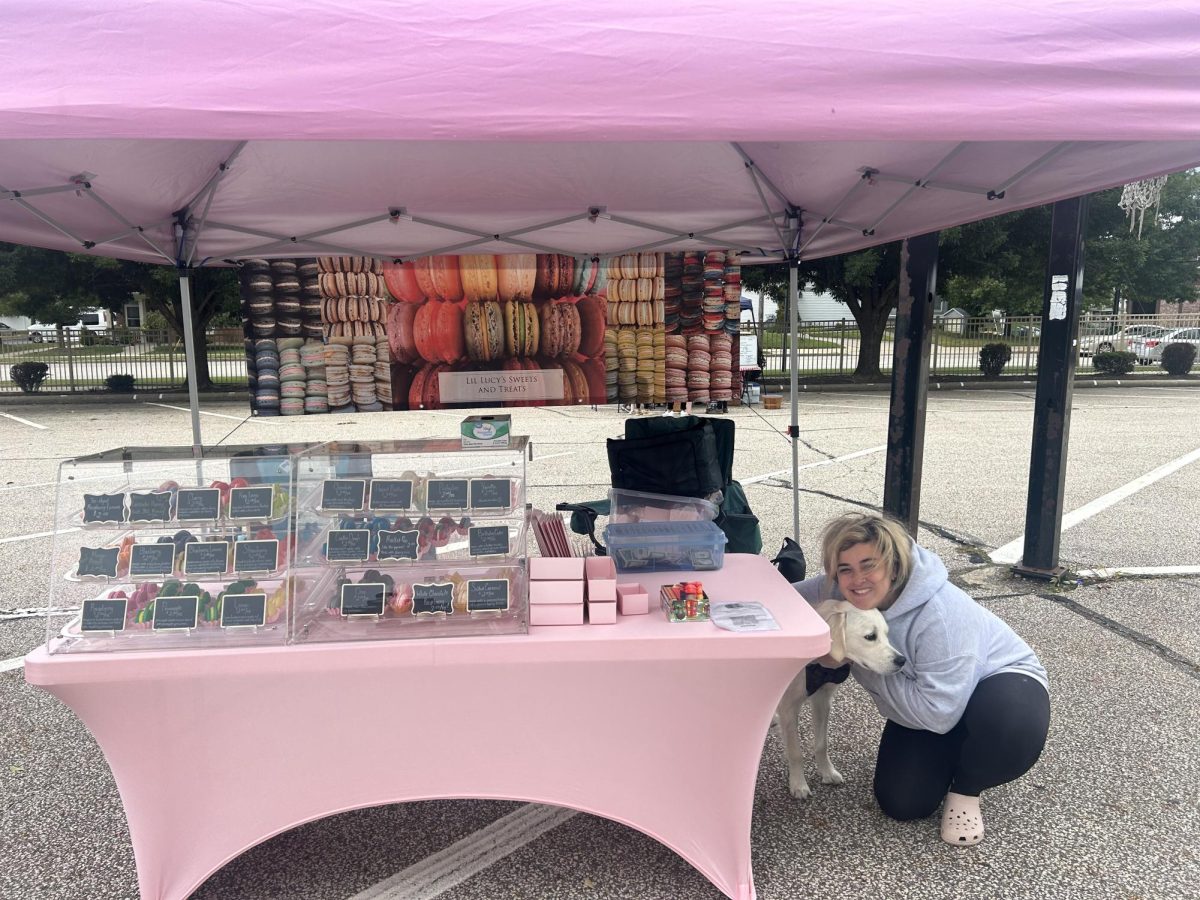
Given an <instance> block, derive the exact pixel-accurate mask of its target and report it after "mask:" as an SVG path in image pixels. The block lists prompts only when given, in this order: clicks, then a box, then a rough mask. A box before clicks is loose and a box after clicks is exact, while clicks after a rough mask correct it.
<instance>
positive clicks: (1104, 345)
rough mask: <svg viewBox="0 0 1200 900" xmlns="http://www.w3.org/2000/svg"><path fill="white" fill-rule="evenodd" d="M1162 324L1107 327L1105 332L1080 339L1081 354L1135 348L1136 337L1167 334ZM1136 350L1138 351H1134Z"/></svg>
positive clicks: (1087, 354) (1088, 354)
mask: <svg viewBox="0 0 1200 900" xmlns="http://www.w3.org/2000/svg"><path fill="white" fill-rule="evenodd" d="M1166 331H1167V329H1166V328H1163V327H1162V326H1161V325H1126V326H1125V327H1124V328H1116V329H1111V330H1109V329H1105V333H1104V334H1089V335H1085V336H1083V337H1081V338H1080V339H1079V355H1080V356H1091V355H1092V354H1093V353H1106V352H1108V351H1109V350H1133V347H1132V346H1131V344H1132V343H1133V341H1134V340H1135V339H1140V338H1148V337H1156V336H1158V335H1161V334H1165V333H1166ZM1134 352H1136V351H1134Z"/></svg>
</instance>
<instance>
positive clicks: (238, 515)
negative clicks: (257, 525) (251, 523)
mask: <svg viewBox="0 0 1200 900" xmlns="http://www.w3.org/2000/svg"><path fill="white" fill-rule="evenodd" d="M274 495H275V489H274V488H270V487H238V488H233V489H232V490H230V492H229V518H231V519H254V520H256V521H261V522H265V521H266V520H268V519H270V518H271V500H272V499H273V498H274Z"/></svg>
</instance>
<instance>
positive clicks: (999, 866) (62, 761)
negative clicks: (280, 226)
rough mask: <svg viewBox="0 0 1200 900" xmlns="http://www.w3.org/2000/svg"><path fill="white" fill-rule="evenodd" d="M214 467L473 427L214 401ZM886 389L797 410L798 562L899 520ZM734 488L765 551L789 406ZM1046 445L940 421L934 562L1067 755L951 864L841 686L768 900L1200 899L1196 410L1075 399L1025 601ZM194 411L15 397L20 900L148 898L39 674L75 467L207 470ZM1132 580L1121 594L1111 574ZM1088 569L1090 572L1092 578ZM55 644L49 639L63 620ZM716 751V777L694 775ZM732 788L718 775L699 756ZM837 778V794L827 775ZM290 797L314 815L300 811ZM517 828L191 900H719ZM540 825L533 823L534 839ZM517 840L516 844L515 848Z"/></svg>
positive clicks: (283, 860) (265, 852) (1151, 396)
mask: <svg viewBox="0 0 1200 900" xmlns="http://www.w3.org/2000/svg"><path fill="white" fill-rule="evenodd" d="M203 409H204V413H205V414H204V415H202V417H201V419H202V427H203V434H204V441H205V443H216V442H218V441H223V442H225V443H251V444H255V443H274V442H279V441H282V440H291V441H307V440H322V439H331V438H341V439H347V438H350V439H368V438H378V437H420V436H428V435H450V434H453V433H454V431H455V428H456V424H457V420H458V419H459V418H460V415H459V414H458V413H453V412H445V413H438V412H427V413H404V414H390V413H381V414H374V415H369V416H367V415H364V416H358V417H335V416H329V417H311V418H305V419H292V420H282V419H270V420H261V421H259V420H251V421H244V417H245V412H246V408H245V404H244V403H241V402H236V401H215V402H207V401H206V402H205V404H204V405H203ZM887 409H888V396H887V394H886V393H885V392H828V393H810V394H806V395H804V396H803V397H802V398H801V420H800V424H801V433H802V440H803V446H802V448H801V454H800V463H801V465H802V466H803V468H802V470H801V472H800V479H799V482H798V485H797V487H798V489H799V491H800V504H801V507H800V508H801V534H800V540H801V543H802V545H803V546H804V547H805V549H806V551H807V552H808V553H809V556H810V561H811V560H812V559H814V558H815V557H816V555H817V551H816V540H817V535H818V534H819V532H820V529H821V526H822V525H823V524H824V522H825V521H826V520H827V519H829V518H830V517H831V516H833V515H836V514H838V513H840V512H843V511H845V510H847V509H850V508H861V507H877V506H878V505H879V504H880V503H881V502H882V499H883V471H884V459H885V454H884V445H885V442H886V432H887ZM731 415H732V417H733V418H734V419H735V420H736V422H737V426H738V451H737V456H736V461H735V475H736V476H737V477H738V478H739V479H741V480H742V481H743V482H745V483H747V492H748V496H749V499H750V503H751V505H752V507H753V508H754V510H755V512H756V513H757V514H758V515H759V517H760V518H761V519H762V522H763V533H764V539H765V543H766V547H765V550H766V551H774V550H775V549H776V548H777V547H778V546H779V543H780V541H781V539H782V537H783V535H784V534H785V533H787V532H788V531H790V528H791V516H792V506H791V504H792V495H791V483H790V464H791V451H790V447H789V444H788V442H787V440H786V438H785V437H784V436H783V431H784V429H785V427H786V423H787V411H786V409H785V410H784V411H781V412H764V411H762V410H761V409H757V408H756V409H753V410H748V409H736V410H734V411H733V412H732V413H731ZM623 419H624V416H623V415H622V414H619V413H618V412H617V411H616V410H615V409H612V408H602V409H600V410H598V411H594V410H591V409H585V408H575V409H530V410H517V411H515V414H514V425H515V429H514V430H516V431H518V432H519V433H525V434H529V435H530V436H531V437H532V439H533V441H534V446H535V459H534V462H533V464H532V465H531V467H530V469H529V472H530V482H531V487H530V491H529V493H530V498H529V499H531V500H532V502H533V503H534V505H535V506H538V507H541V508H543V509H550V508H552V507H553V504H554V503H555V502H558V501H561V500H587V499H595V498H597V497H601V496H603V495H604V492H605V490H606V488H607V478H608V470H607V463H606V461H605V460H606V456H605V449H604V439H605V438H607V437H610V436H616V435H618V434H620V433H621V431H622V420H623ZM1032 421H1033V395H1032V388H1030V389H1029V390H1021V389H1005V390H989V391H963V392H953V391H947V392H941V393H936V394H933V395H931V396H930V398H929V413H928V423H927V430H926V439H925V457H924V478H923V488H922V495H921V520H922V522H923V524H924V527H923V528H922V532H921V535H920V539H921V541H922V542H923V543H925V544H926V545H927V546H929V547H930V548H931V549H933V550H935V551H936V552H937V553H938V554H939V555H940V556H941V557H942V559H943V560H944V561H945V562H946V565H947V567H948V568H949V569H950V571H951V573H952V577H953V578H954V579H955V580H956V581H957V582H958V583H959V584H960V585H962V586H963V587H964V588H966V589H967V590H968V591H969V592H970V593H972V594H973V595H974V596H975V597H976V598H977V599H978V601H979V602H980V603H982V604H984V605H986V606H987V607H988V608H990V609H992V610H993V611H994V612H996V613H997V614H998V615H1000V616H1001V617H1003V618H1004V619H1005V620H1006V621H1008V622H1009V623H1010V624H1011V625H1012V626H1013V627H1014V628H1015V629H1016V630H1017V631H1018V632H1019V633H1020V634H1022V635H1023V636H1024V637H1025V638H1026V640H1027V641H1028V642H1029V643H1030V644H1031V645H1032V646H1033V648H1034V649H1035V650H1036V651H1037V652H1038V654H1039V655H1040V656H1041V658H1042V661H1043V662H1044V663H1045V665H1046V668H1047V670H1048V671H1049V674H1050V678H1051V685H1052V702H1053V719H1052V723H1051V733H1050V738H1049V742H1048V745H1047V748H1046V751H1045V753H1044V755H1043V757H1042V759H1041V761H1040V762H1039V763H1038V765H1037V766H1036V767H1035V768H1034V769H1033V771H1032V772H1030V773H1029V775H1028V776H1026V777H1025V778H1023V779H1021V780H1020V781H1018V782H1016V783H1014V784H1012V785H1008V786H1005V787H1003V788H1000V789H997V790H995V791H992V792H989V793H988V794H987V795H985V797H984V803H983V809H984V816H985V820H986V822H987V827H988V836H987V838H986V839H985V840H984V842H983V843H982V844H981V845H979V846H978V847H976V848H972V849H959V848H951V847H948V846H946V845H944V844H942V843H941V842H940V841H939V839H938V836H937V822H936V821H933V820H931V821H926V822H913V823H896V822H892V821H889V820H887V819H885V818H884V817H883V816H882V814H881V813H880V812H879V811H878V809H877V808H876V807H875V805H874V801H873V798H872V797H871V792H870V782H871V772H872V767H873V764H874V751H875V747H876V743H877V741H878V737H879V733H880V730H881V728H882V720H881V719H880V718H879V717H878V715H877V713H876V712H875V711H874V708H873V707H872V706H871V705H870V703H869V701H868V700H867V699H866V697H865V695H864V694H863V693H862V692H861V691H859V690H857V689H855V688H854V687H853V685H852V684H851V685H850V689H848V690H845V691H843V692H841V693H840V694H839V696H838V698H837V701H836V703H835V705H834V711H833V717H832V723H831V736H832V737H831V744H832V755H833V758H834V761H835V762H836V764H837V766H838V768H839V769H840V770H841V772H842V773H843V775H845V776H846V782H847V783H846V784H845V785H843V786H840V787H833V786H823V785H817V786H816V789H815V791H814V797H813V798H812V799H811V800H809V801H806V802H800V801H796V800H794V799H792V797H791V796H790V795H789V793H788V790H787V778H786V771H785V766H784V762H783V758H782V753H781V749H780V744H779V740H778V738H777V736H776V735H775V734H774V733H772V734H768V735H766V736H765V738H764V746H763V756H762V762H761V765H760V770H759V778H758V789H757V793H756V798H755V810H754V830H753V846H754V869H755V880H756V885H757V890H758V896H759V898H761V900H784V898H796V897H805V896H812V897H822V898H829V900H835V898H843V897H846V898H849V897H856V898H875V897H879V898H884V897H887V898H895V897H901V898H914V900H916V898H921V900H925V898H928V900H935V898H951V897H954V898H958V897H962V898H967V897H971V898H974V897H987V898H1014V900H1015V898H1028V900H1045V898H1070V900H1090V898H1096V900H1100V898H1105V900H1107V898H1123V900H1134V898H1141V900H1149V898H1163V900H1167V898H1182V897H1196V896H1200V894H1198V893H1197V887H1196V886H1197V885H1198V884H1200V758H1198V755H1197V739H1196V737H1195V736H1196V734H1197V733H1200V625H1197V624H1196V619H1194V618H1193V616H1195V615H1196V613H1197V611H1198V610H1200V539H1198V538H1197V523H1198V522H1200V459H1198V457H1200V453H1198V452H1197V451H1200V386H1196V387H1192V386H1158V385H1155V386H1147V385H1135V386H1131V387H1122V388H1098V389H1087V390H1083V389H1080V390H1077V391H1076V392H1075V398H1074V406H1073V413H1072V419H1071V441H1070V456H1069V464H1068V469H1067V481H1066V490H1065V509H1066V510H1067V511H1068V512H1069V513H1071V515H1070V517H1069V519H1068V521H1069V522H1070V527H1069V528H1067V529H1066V530H1064V532H1063V536H1062V545H1061V546H1062V553H1061V556H1062V561H1063V563H1064V564H1066V565H1067V566H1069V567H1070V569H1071V570H1072V571H1073V572H1076V573H1084V577H1082V578H1081V579H1080V581H1081V582H1082V583H1076V579H1075V578H1072V579H1070V580H1069V581H1068V583H1066V584H1063V585H1047V584H1045V583H1041V582H1030V581H1025V580H1023V579H1019V578H1016V577H1015V576H1013V575H1011V573H1010V571H1009V567H1008V565H1005V564H998V563H996V562H993V557H1000V558H1003V557H1004V556H1005V553H1004V552H1003V551H1005V548H1006V547H1008V546H1010V545H1011V544H1012V542H1013V541H1014V540H1016V539H1018V538H1020V536H1021V535H1022V533H1023V527H1024V509H1025V492H1026V485H1027V480H1028V474H1029V453H1030V440H1031V429H1032ZM190 442H191V432H190V419H189V416H188V414H187V411H186V409H184V408H183V406H182V405H180V404H178V402H177V401H176V400H172V399H169V398H168V399H164V400H162V401H159V400H157V399H153V398H141V399H140V400H139V401H138V402H136V403H127V404H115V405H99V404H87V405H85V404H78V405H69V404H58V403H52V402H48V403H46V404H44V405H20V406H16V405H8V404H5V403H4V402H3V401H0V510H2V512H0V586H2V587H0V723H2V726H0V752H2V757H3V758H2V764H0V796H2V798H3V805H2V809H0V861H2V863H3V864H2V865H0V897H3V898H5V900H33V898H37V900H73V898H81V900H82V898H87V900H92V898H125V897H136V896H137V881H136V875H135V869H134V860H133V854H132V849H131V846H130V842H129V834H128V830H127V826H126V822H125V818H124V813H123V811H122V808H121V802H120V798H119V796H118V794H117V791H116V787H115V785H114V783H113V781H112V778H111V775H110V773H109V770H108V767H107V765H106V763H105V761H104V758H103V756H102V754H101V753H100V751H99V749H98V747H97V746H96V744H95V742H94V741H93V740H92V738H91V737H90V735H89V734H88V733H87V731H86V730H85V729H84V728H83V726H82V725H81V724H80V723H79V722H78V720H77V719H75V717H74V716H73V714H72V713H71V712H70V711H69V710H68V709H67V708H66V707H65V706H64V705H63V704H61V703H60V702H59V701H57V700H56V699H55V698H53V697H51V696H50V695H48V694H46V693H43V692H41V691H39V690H37V689H34V688H32V687H30V686H28V685H26V683H25V681H24V678H23V674H22V670H21V668H20V662H19V660H20V656H21V655H22V654H24V653H26V652H28V651H29V650H30V649H32V648H34V647H35V646H36V645H38V644H39V643H40V642H42V641H44V639H45V634H46V620H45V617H44V616H41V615H39V614H37V613H28V614H21V613H20V612H19V611H21V610H31V609H36V608H39V607H44V606H45V605H46V596H47V585H48V583H49V582H48V579H49V578H52V577H54V576H55V573H52V572H48V571H47V569H48V567H49V559H50V546H51V538H50V536H49V534H48V533H49V532H51V531H53V530H54V527H55V523H54V522H53V518H52V515H51V510H52V508H53V497H54V483H55V477H56V467H57V464H58V461H59V460H61V459H62V458H64V457H70V456H74V455H78V454H83V453H88V452H93V451H96V450H99V449H105V448H108V447H116V446H122V445H138V446H144V445H147V444H151V443H155V444H168V445H179V444H183V445H186V444H190ZM1130 569H1132V570H1136V571H1138V572H1139V573H1140V574H1138V575H1136V576H1135V575H1129V574H1125V575H1121V574H1117V575H1116V577H1103V576H1105V575H1111V574H1113V573H1112V572H1111V571H1108V572H1106V571H1104V570H1130ZM1096 573H1099V575H1097V574H1096ZM62 621H63V620H62V619H61V618H54V619H51V622H52V624H53V623H55V622H57V623H59V624H61V622H62ZM700 752H702V751H700ZM704 762H705V764H706V765H719V764H720V761H719V760H704ZM812 780H813V781H817V779H812ZM298 789H301V788H299V787H298ZM530 810H531V808H529V807H526V806H524V805H522V804H514V803H498V802H483V801H469V800H461V801H437V802H426V803H417V804H406V805H401V806H388V807H380V808H373V809H364V810H358V811H355V812H350V813H345V814H342V815H339V816H334V817H331V818H328V819H324V820H321V821H319V822H315V823H311V824H309V825H306V826H303V827H301V828H298V829H295V830H293V831H290V832H287V833H285V834H283V835H280V836H278V837H276V838H273V839H271V840H269V841H267V842H265V843H264V844H261V845H259V846H258V847H255V848H253V849H252V850H250V851H248V852H247V853H245V854H243V855H242V856H240V857H238V858H237V859H235V860H233V861H232V862H230V863H229V864H228V865H227V866H225V867H224V868H223V869H222V870H220V871H219V872H217V873H216V874H215V875H213V876H212V878H210V879H209V880H208V882H207V883H206V884H205V885H204V886H203V887H201V888H200V890H199V891H198V892H197V893H196V894H195V895H194V896H196V897H198V898H207V900H217V898H222V900H224V898H239V900H241V898H245V900H266V898H294V900H300V898H313V900H342V898H353V900H375V898H406V900H416V898H423V900H432V898H434V897H439V898H446V900H482V898H497V897H506V898H570V900H574V898H589V900H610V898H638V900H658V898H662V900H679V898H687V900H691V898H696V900H710V898H711V900H716V898H718V897H719V896H720V894H719V893H718V892H717V891H716V889H714V888H713V887H712V886H711V885H709V884H708V882H707V881H706V880H705V879H704V878H703V877H702V876H700V875H699V874H698V873H696V872H695V871H694V870H692V869H691V868H690V867H689V866H688V865H687V864H686V863H685V862H683V860H682V859H680V858H679V857H677V856H675V855H674V854H673V853H672V852H671V851H669V850H667V849H666V848H664V847H662V846H660V845H658V844H657V843H655V842H654V841H653V840H652V839H650V838H648V837H646V836H645V835H643V834H641V833H640V832H637V831H634V830H632V829H630V828H627V827H625V826H623V825H620V824H617V823H613V822H609V821H606V820H602V819H598V818H595V817H592V816H588V815H584V814H572V813H569V812H564V813H554V814H552V815H546V816H544V817H543V818H542V819H540V820H539V822H540V824H536V825H531V826H529V827H523V828H522V829H517V828H516V827H515V825H514V823H517V822H523V821H525V820H526V819H527V818H528V817H529V816H530V815H531V811H530ZM522 817H525V818H524V819H523V818H522ZM517 834H519V839H518V838H516V837H514V835H517Z"/></svg>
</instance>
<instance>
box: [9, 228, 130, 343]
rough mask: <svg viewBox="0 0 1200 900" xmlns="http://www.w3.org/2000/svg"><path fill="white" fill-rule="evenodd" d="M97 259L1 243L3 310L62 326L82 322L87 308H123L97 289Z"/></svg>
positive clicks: (59, 329)
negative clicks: (82, 314) (80, 319)
mask: <svg viewBox="0 0 1200 900" xmlns="http://www.w3.org/2000/svg"><path fill="white" fill-rule="evenodd" d="M93 263H94V258H93V257H89V256H85V255H83V254H79V253H56V252H53V251H50V250H39V249H37V248H35V247H23V246H19V245H15V244H2V243H0V312H3V313H6V314H8V315H13V316H27V317H28V318H30V319H32V320H33V321H35V322H42V323H45V324H47V325H55V326H57V328H58V331H59V338H60V340H61V337H62V334H61V332H62V329H63V328H64V327H66V326H68V325H74V324H75V323H76V322H78V321H79V316H80V314H81V313H82V312H83V311H84V310H85V309H91V308H94V307H105V308H107V309H109V310H115V309H119V308H120V301H117V303H116V305H115V306H114V305H112V304H110V303H108V302H106V301H105V300H104V299H102V297H101V296H100V292H99V291H98V290H97V283H96V282H97V274H98V270H97V268H96V266H95V265H94V264H93Z"/></svg>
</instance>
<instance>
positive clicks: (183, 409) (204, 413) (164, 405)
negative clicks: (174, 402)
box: [146, 400, 276, 425]
mask: <svg viewBox="0 0 1200 900" xmlns="http://www.w3.org/2000/svg"><path fill="white" fill-rule="evenodd" d="M146 405H147V406H158V407H161V408H162V409H175V410H178V411H179V412H185V413H190V412H191V410H190V409H188V408H187V407H186V406H171V405H170V404H168V403H151V402H150V401H149V400H147V401H146ZM200 415H202V416H216V417H217V418H219V419H233V421H235V422H245V421H246V420H247V419H254V420H255V421H256V422H257V421H263V422H270V423H271V424H272V425H274V424H276V423H275V422H274V421H273V420H272V419H271V417H269V416H267V417H261V416H250V415H245V416H227V415H226V414H225V413H215V412H207V411H206V410H203V409H202V410H200Z"/></svg>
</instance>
